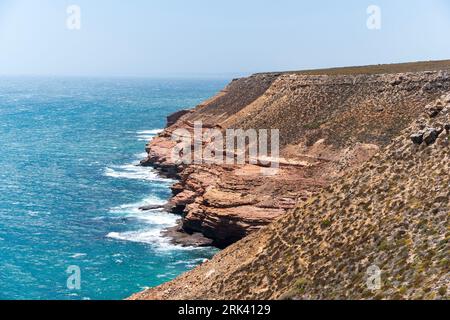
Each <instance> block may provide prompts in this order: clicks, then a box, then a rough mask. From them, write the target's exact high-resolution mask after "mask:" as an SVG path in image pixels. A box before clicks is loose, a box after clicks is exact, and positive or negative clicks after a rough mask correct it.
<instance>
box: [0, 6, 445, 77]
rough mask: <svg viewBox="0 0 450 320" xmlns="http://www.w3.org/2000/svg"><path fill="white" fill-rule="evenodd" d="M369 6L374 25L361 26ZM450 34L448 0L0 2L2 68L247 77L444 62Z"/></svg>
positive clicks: (53, 72) (6, 72)
mask: <svg viewBox="0 0 450 320" xmlns="http://www.w3.org/2000/svg"><path fill="white" fill-rule="evenodd" d="M70 5H77V6H78V7H79V8H80V13H81V15H80V29H79V30H71V29H69V28H68V27H67V20H68V18H71V16H70V14H68V13H67V8H68V6H70ZM371 5H376V6H377V7H378V8H380V10H381V11H380V12H381V15H380V18H381V19H380V20H379V21H380V27H381V28H380V29H369V28H368V26H367V20H368V19H369V18H371V14H368V12H367V9H368V7H369V6H371ZM71 21H72V20H71ZM377 21H378V20H377ZM449 35H450V1H448V0H395V1H393V0H368V1H366V0H342V1H336V0H308V1H306V0H277V1H273V0H222V1H219V0H188V1H187V0H128V1H124V0H94V1H93V0H70V1H67V0H0V75H67V76H142V77H153V76H171V75H176V76H183V75H186V76H189V75H190V76H203V75H245V74H250V73H254V72H265V71H284V70H303V69H313V68H325V67H337V66H352V65H368V64H379V63H396V62H409V61H419V60H440V59H450V41H449V40H448V37H449Z"/></svg>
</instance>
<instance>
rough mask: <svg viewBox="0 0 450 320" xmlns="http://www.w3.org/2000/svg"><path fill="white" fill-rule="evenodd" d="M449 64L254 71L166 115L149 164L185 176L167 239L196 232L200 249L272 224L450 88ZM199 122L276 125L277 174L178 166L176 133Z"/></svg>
mask: <svg viewBox="0 0 450 320" xmlns="http://www.w3.org/2000/svg"><path fill="white" fill-rule="evenodd" d="M449 68H450V62H449V61H441V62H426V63H414V64H401V65H388V66H371V67H355V68H343V69H328V70H317V71H307V72H290V73H267V74H256V75H253V76H250V77H247V78H242V79H236V80H234V81H232V82H231V83H230V84H229V85H228V86H227V87H226V88H225V89H224V90H223V91H222V92H220V93H219V94H218V95H217V96H215V97H213V98H211V99H210V100H208V101H206V102H204V103H202V104H201V105H199V106H197V107H196V108H195V109H193V110H186V111H182V112H179V113H177V114H175V115H172V116H170V117H169V127H168V128H167V129H166V130H165V131H164V132H163V133H162V134H161V135H160V136H159V137H157V138H155V139H154V140H153V141H151V142H150V143H149V145H148V147H147V151H148V153H149V157H148V159H147V160H146V161H144V162H143V164H144V165H151V166H154V167H156V168H158V169H159V170H160V171H161V172H162V173H164V174H167V175H169V176H172V177H176V178H178V179H179V182H178V183H177V184H176V185H175V186H174V187H173V193H174V197H173V198H172V199H171V201H170V204H169V206H170V207H171V209H172V210H173V211H174V212H176V213H180V214H181V215H182V218H183V219H182V221H181V223H180V226H179V227H178V228H176V229H175V230H171V231H170V232H169V233H170V235H171V237H172V238H173V239H174V241H175V242H180V243H186V244H192V241H191V240H187V241H186V239H187V237H186V234H187V235H191V234H196V235H195V238H194V240H193V242H194V243H195V244H200V245H205V244H206V245H208V244H211V243H212V244H214V245H216V246H219V247H226V246H228V245H230V244H232V243H234V242H236V241H238V240H240V239H242V238H244V237H245V236H247V235H249V234H251V233H252V232H255V231H257V230H259V229H260V228H262V227H264V226H266V225H268V224H270V223H271V222H272V221H274V220H275V219H277V218H278V217H280V216H282V215H284V214H286V212H288V211H289V210H292V209H293V208H294V207H295V206H296V204H298V203H299V202H302V201H306V200H307V199H309V197H310V196H311V195H313V194H314V193H316V192H318V191H320V190H321V189H322V188H324V187H326V186H328V185H329V184H330V183H332V182H333V181H335V180H336V179H339V177H341V176H343V175H345V174H346V173H347V172H349V171H351V170H353V169H354V168H357V167H358V166H359V165H360V164H361V163H364V162H365V161H367V160H368V159H370V158H371V157H372V156H373V155H374V154H376V153H377V152H378V151H379V150H380V148H383V147H385V146H387V145H388V144H389V143H390V142H391V141H392V139H393V138H395V137H397V135H398V134H399V133H400V131H401V130H403V129H404V128H405V127H407V126H408V125H409V124H410V123H411V122H412V121H413V120H414V119H416V118H417V117H418V116H419V115H420V113H421V112H422V109H423V106H424V105H426V104H428V103H431V102H432V101H434V100H436V99H437V98H438V97H440V96H441V95H442V94H444V93H445V92H448V91H449V90H450V76H449V72H448V70H449ZM408 70H410V71H413V72H406V71H408ZM388 71H389V72H388ZM363 72H365V73H363ZM382 72H387V73H382ZM398 72H402V73H398ZM321 73H323V74H321ZM195 121H202V122H203V124H204V126H205V127H215V128H220V129H221V130H225V129H228V128H236V129H280V143H281V158H280V159H279V161H280V164H281V167H280V170H279V172H278V174H277V175H274V176H270V177H268V176H266V175H262V174H261V172H260V171H261V170H259V169H260V168H259V167H258V166H255V165H243V166H237V165H235V166H225V165H205V164H201V165H189V166H179V165H176V164H174V163H173V162H172V161H171V152H172V148H173V147H174V146H175V145H176V143H175V142H174V141H171V134H172V132H174V130H176V129H180V128H183V129H186V130H188V131H190V132H192V130H193V123H194V122H195ZM198 234H200V235H201V237H203V239H201V240H199V237H198ZM201 237H200V238H201Z"/></svg>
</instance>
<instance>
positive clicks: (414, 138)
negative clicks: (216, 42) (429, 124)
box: [411, 132, 423, 145]
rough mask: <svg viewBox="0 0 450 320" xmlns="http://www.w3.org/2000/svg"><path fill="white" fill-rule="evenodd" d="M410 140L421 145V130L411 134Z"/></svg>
mask: <svg viewBox="0 0 450 320" xmlns="http://www.w3.org/2000/svg"><path fill="white" fill-rule="evenodd" d="M411 140H412V142H413V143H414V144H417V145H421V144H422V143H423V132H422V133H414V134H412V135H411Z"/></svg>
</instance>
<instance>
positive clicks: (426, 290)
mask: <svg viewBox="0 0 450 320" xmlns="http://www.w3.org/2000/svg"><path fill="white" fill-rule="evenodd" d="M416 91H417V90H413V91H412V92H414V93H411V95H414V96H416V95H417V98H416V99H418V100H420V99H424V100H426V99H425V98H424V96H423V92H422V91H421V92H420V93H419V92H416ZM408 92H410V91H408ZM380 95H382V94H380ZM419 96H420V97H419ZM427 97H428V98H430V96H427ZM377 98H378V99H379V97H373V98H372V99H377ZM393 99H395V98H393ZM350 101H353V100H350ZM395 101H399V100H393V101H392V103H393V102H395ZM410 104H411V102H410V103H406V102H405V101H404V100H403V103H402V105H401V106H398V105H397V106H396V105H395V104H393V105H391V104H390V103H389V104H388V103H386V104H384V108H385V109H384V110H386V109H387V110H389V111H392V112H394V111H396V110H397V112H401V113H402V112H405V114H404V115H403V116H402V117H399V118H398V119H404V122H403V123H401V124H397V123H396V125H394V126H393V129H392V130H390V128H391V124H392V123H391V122H389V120H388V119H387V118H388V117H387V118H386V121H387V122H386V127H384V128H383V127H379V128H378V129H379V130H385V131H386V135H383V134H382V132H379V134H380V136H379V137H377V136H376V135H375V134H374V133H376V132H378V131H377V130H373V131H371V132H373V134H367V131H366V130H368V129H367V128H366V125H367V124H370V123H372V122H371V121H368V120H367V122H365V121H363V118H364V117H362V116H361V117H360V118H359V120H362V121H363V122H362V123H363V124H364V125H361V127H359V126H358V125H357V124H358V123H360V124H361V122H357V124H355V125H356V129H353V131H350V132H353V133H355V134H354V135H351V137H349V138H348V139H356V141H357V140H358V139H362V137H365V136H367V137H368V138H367V139H369V141H365V142H372V143H373V142H379V143H380V144H381V145H382V144H383V142H385V143H386V145H385V146H381V149H380V152H378V153H377V155H375V156H374V157H372V158H371V160H369V161H366V162H361V163H362V164H360V165H359V166H357V167H354V169H353V170H350V171H348V172H346V173H345V174H343V175H342V176H341V177H338V178H336V180H335V181H334V182H332V183H331V184H330V185H329V186H328V187H325V188H324V189H322V190H321V191H320V190H318V191H317V192H316V193H314V195H312V196H311V197H309V198H308V199H307V200H306V201H304V202H299V203H298V204H297V205H296V207H295V209H293V210H289V211H288V213H287V214H284V215H282V216H280V217H279V218H277V219H276V221H275V222H274V223H272V224H270V225H269V226H267V227H264V228H262V229H261V230H259V231H256V232H254V233H252V234H250V235H249V236H247V237H246V238H245V239H243V240H241V241H239V242H237V243H235V244H234V245H232V246H230V247H228V248H227V249H225V250H224V251H222V252H221V253H220V254H218V255H217V256H216V257H215V258H214V259H213V260H211V261H209V262H206V263H204V264H203V265H201V266H199V267H198V268H196V269H194V270H193V271H191V272H188V273H186V274H184V275H182V276H180V277H179V278H177V279H176V280H174V281H172V282H170V283H167V284H164V285H162V286H160V287H157V288H154V289H150V290H147V291H146V292H143V293H141V294H138V295H136V296H134V297H133V298H134V299H280V298H283V299H338V298H344V299H442V298H447V297H448V285H449V279H450V278H449V272H450V265H449V260H448V257H449V249H450V248H449V243H448V242H449V215H450V192H449V187H450V175H449V172H450V171H449V169H450V165H449V163H450V162H449V160H450V150H449V139H450V95H445V96H442V97H440V98H436V99H434V101H431V102H428V103H424V104H422V106H419V105H415V106H414V107H410V108H409V109H408V110H407V112H406V111H405V110H404V108H407V106H410ZM337 105H338V104H334V106H337ZM350 105H354V104H353V103H349V106H350ZM376 105H378V103H377V104H376ZM357 106H361V107H362V105H361V104H359V103H356V107H355V108H357ZM366 108H367V107H366ZM366 110H367V112H366V114H367V115H368V118H369V119H371V118H370V114H371V112H370V109H368V108H367V109H366ZM383 112H385V111H383ZM325 113H326V112H325ZM325 113H324V114H325ZM354 114H355V113H354V112H353V113H352V112H350V113H348V112H345V110H344V111H343V112H339V113H338V114H335V116H334V117H333V119H335V120H334V121H336V119H343V120H345V119H350V118H352V117H351V115H354ZM406 114H407V115H406ZM355 116H356V115H355ZM409 119H411V121H410V123H408V124H405V123H406V122H408V121H409ZM413 119H414V120H413ZM244 121H250V120H244ZM252 121H253V120H252ZM254 121H255V122H257V121H258V120H257V119H254ZM328 122H329V121H328ZM328 122H327V123H328ZM381 122H382V121H380V122H376V123H377V125H378V126H381ZM349 123H350V122H347V124H349ZM335 126H336V123H335V122H333V123H331V124H330V126H329V127H330V128H336V127H335ZM401 126H404V127H403V128H401V129H400V127H401ZM327 127H328V126H327ZM375 127H376V126H375ZM355 130H356V131H355ZM343 132H344V133H343V136H344V137H347V133H346V132H347V130H345V129H344V131H343ZM359 132H361V134H360V135H359V134H357V133H359ZM324 137H325V138H332V135H329V134H324ZM346 139H347V138H346ZM388 140H391V142H390V143H387V141H388ZM286 141H289V142H290V141H292V140H289V139H287V140H286ZM341 141H347V140H345V139H344V140H341V139H338V140H337V141H336V145H339V144H340V143H341ZM330 143H331V144H332V143H333V140H331V141H330ZM374 265H375V266H377V267H379V268H380V269H381V289H380V290H369V289H368V288H367V285H366V282H367V276H368V274H367V270H368V268H369V267H371V266H374Z"/></svg>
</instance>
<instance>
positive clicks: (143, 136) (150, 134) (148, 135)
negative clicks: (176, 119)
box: [136, 129, 164, 141]
mask: <svg viewBox="0 0 450 320" xmlns="http://www.w3.org/2000/svg"><path fill="white" fill-rule="evenodd" d="M163 131H164V130H163V129H154V130H141V131H137V132H136V134H137V137H138V140H139V141H148V140H151V139H153V138H154V137H155V136H157V135H158V134H160V133H161V132H163Z"/></svg>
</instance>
